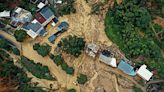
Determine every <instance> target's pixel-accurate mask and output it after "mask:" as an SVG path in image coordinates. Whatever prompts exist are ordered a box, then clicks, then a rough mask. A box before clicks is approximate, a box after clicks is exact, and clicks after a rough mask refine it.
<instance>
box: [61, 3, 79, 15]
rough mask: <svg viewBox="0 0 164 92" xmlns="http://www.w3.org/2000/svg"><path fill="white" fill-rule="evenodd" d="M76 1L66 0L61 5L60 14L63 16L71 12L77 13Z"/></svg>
mask: <svg viewBox="0 0 164 92" xmlns="http://www.w3.org/2000/svg"><path fill="white" fill-rule="evenodd" d="M74 2H75V0H64V1H63V4H62V5H61V6H60V7H59V10H58V11H59V14H60V15H61V16H63V15H68V14H71V13H76V9H75V8H74V6H73V4H74Z"/></svg>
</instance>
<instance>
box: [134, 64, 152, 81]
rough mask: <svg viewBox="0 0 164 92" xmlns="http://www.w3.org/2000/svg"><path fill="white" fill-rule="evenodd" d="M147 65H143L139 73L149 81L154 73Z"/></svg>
mask: <svg viewBox="0 0 164 92" xmlns="http://www.w3.org/2000/svg"><path fill="white" fill-rule="evenodd" d="M146 67H147V66H146V65H142V66H141V67H140V68H139V69H138V71H137V74H138V75H139V76H140V77H141V78H143V79H144V80H146V81H149V80H150V78H151V77H152V76H153V73H152V72H150V71H149V70H147V69H146Z"/></svg>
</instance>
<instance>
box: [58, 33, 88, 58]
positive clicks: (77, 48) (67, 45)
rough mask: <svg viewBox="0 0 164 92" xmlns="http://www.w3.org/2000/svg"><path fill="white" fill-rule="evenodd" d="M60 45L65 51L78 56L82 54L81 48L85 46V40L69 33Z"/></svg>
mask: <svg viewBox="0 0 164 92" xmlns="http://www.w3.org/2000/svg"><path fill="white" fill-rule="evenodd" d="M58 47H60V48H61V49H62V50H63V51H64V52H66V53H68V54H71V55H73V56H75V57H78V56H79V55H80V54H81V50H83V49H84V47H85V41H84V39H83V38H81V37H77V36H71V35H69V36H68V37H66V38H64V39H62V40H61V41H60V42H59V43H58Z"/></svg>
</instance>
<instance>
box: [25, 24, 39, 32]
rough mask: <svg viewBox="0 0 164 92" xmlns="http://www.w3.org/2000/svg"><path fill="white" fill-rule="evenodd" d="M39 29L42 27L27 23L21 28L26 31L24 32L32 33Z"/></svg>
mask: <svg viewBox="0 0 164 92" xmlns="http://www.w3.org/2000/svg"><path fill="white" fill-rule="evenodd" d="M41 27H42V25H41V24H39V23H28V24H27V25H26V24H25V25H24V26H23V28H24V29H26V30H30V29H31V30H32V31H34V32H37V31H38V30H39V29H40V28H41Z"/></svg>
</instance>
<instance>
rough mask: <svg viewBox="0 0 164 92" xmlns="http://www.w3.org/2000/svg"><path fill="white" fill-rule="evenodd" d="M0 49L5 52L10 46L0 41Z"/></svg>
mask: <svg viewBox="0 0 164 92" xmlns="http://www.w3.org/2000/svg"><path fill="white" fill-rule="evenodd" d="M0 48H2V49H5V50H10V45H9V43H8V41H7V40H5V39H0Z"/></svg>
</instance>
